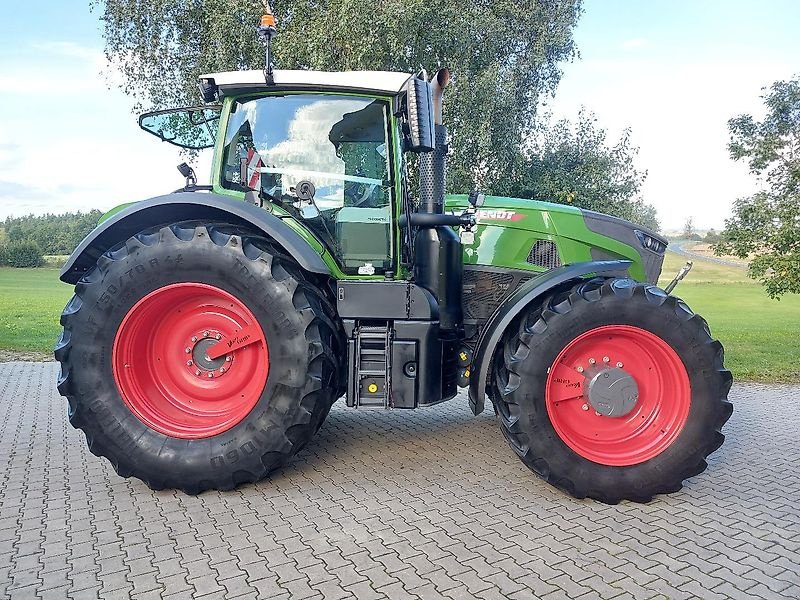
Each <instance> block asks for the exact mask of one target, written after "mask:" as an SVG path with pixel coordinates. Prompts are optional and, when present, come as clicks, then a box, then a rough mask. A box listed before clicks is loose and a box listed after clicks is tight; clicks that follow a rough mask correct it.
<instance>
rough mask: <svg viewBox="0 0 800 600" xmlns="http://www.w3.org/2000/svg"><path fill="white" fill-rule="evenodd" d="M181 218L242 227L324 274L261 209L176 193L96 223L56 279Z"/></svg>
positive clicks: (301, 243) (306, 249)
mask: <svg viewBox="0 0 800 600" xmlns="http://www.w3.org/2000/svg"><path fill="white" fill-rule="evenodd" d="M186 220H200V221H222V222H225V223H230V224H232V225H244V226H248V227H250V228H252V229H255V230H256V231H259V232H261V233H263V234H264V235H265V236H267V237H270V238H272V239H273V240H275V242H276V243H277V244H278V245H280V246H281V247H282V248H283V249H284V250H285V251H286V252H287V253H288V254H291V255H292V256H293V257H294V258H295V260H297V262H298V263H300V266H301V267H303V268H304V269H305V270H306V271H309V272H311V273H321V274H325V275H329V274H330V270H329V269H328V267H327V266H326V265H325V262H324V261H323V260H322V257H321V256H320V255H319V254H318V253H317V252H316V251H315V250H314V249H313V248H312V247H311V246H310V245H309V244H308V242H307V241H306V240H304V239H303V237H302V236H301V235H300V234H298V233H297V232H296V231H295V230H293V229H292V228H291V227H289V226H288V225H287V224H286V223H284V222H283V221H282V220H281V219H280V218H278V217H276V216H275V215H273V214H272V213H270V212H268V211H266V210H264V209H263V208H259V207H257V206H254V205H252V204H248V203H247V202H243V201H242V200H235V199H233V198H229V197H228V196H222V195H220V194H205V193H197V192H179V193H175V194H167V195H166V196H158V197H156V198H150V199H149V200H143V201H142V202H136V203H135V204H132V205H131V206H129V207H127V208H125V209H124V210H121V211H120V212H118V213H115V214H113V215H112V216H111V217H109V218H108V219H106V220H105V221H103V222H102V223H100V224H99V225H98V226H97V227H96V228H95V229H93V230H92V232H91V233H89V235H87V236H86V237H85V238H84V240H83V241H82V242H81V243H80V244H78V247H77V248H76V249H75V251H74V252H73V253H72V255H71V256H70V257H69V260H67V263H66V264H65V265H64V267H63V268H62V269H61V274H60V276H59V277H60V279H61V281H63V282H65V283H71V284H75V283H77V282H78V280H79V279H80V278H81V276H82V275H83V274H84V273H85V272H86V271H88V270H89V269H91V268H92V267H93V266H94V265H95V263H96V262H97V259H98V258H100V256H101V255H102V254H103V253H104V252H105V251H106V250H108V249H109V248H111V247H112V246H114V245H115V244H117V243H119V242H122V241H125V240H127V239H128V238H129V237H131V236H132V235H135V234H137V233H139V232H140V231H142V230H144V229H147V228H148V227H156V226H159V225H166V224H169V223H176V222H178V221H186Z"/></svg>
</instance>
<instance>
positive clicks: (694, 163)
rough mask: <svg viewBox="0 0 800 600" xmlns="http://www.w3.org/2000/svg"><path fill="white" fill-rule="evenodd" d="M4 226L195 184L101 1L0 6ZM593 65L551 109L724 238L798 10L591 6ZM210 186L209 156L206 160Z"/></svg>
mask: <svg viewBox="0 0 800 600" xmlns="http://www.w3.org/2000/svg"><path fill="white" fill-rule="evenodd" d="M0 9H2V14H3V15H4V17H3V20H2V22H0V219H4V218H5V217H7V216H9V215H15V216H19V215H22V214H29V213H34V214H43V213H46V212H53V213H57V212H64V211H74V210H89V209H91V208H99V209H101V210H104V209H108V208H111V207H113V206H115V205H117V204H120V203H123V202H129V201H133V200H140V199H144V198H148V197H151V196H156V195H159V194H162V193H166V192H169V191H171V190H173V189H175V188H177V187H180V186H181V185H182V184H183V180H182V178H181V177H180V175H179V174H178V172H177V170H176V169H175V165H177V164H178V163H179V162H182V160H183V159H182V158H181V156H180V155H179V153H178V151H177V150H176V149H174V148H173V147H172V146H169V145H168V144H164V143H161V142H159V141H158V140H157V139H156V138H153V137H151V136H149V135H147V134H145V133H144V132H143V131H141V130H140V129H139V127H138V124H137V120H136V116H135V115H134V114H133V113H132V112H131V111H132V106H133V101H132V100H131V99H130V98H128V97H126V96H125V95H124V94H123V93H122V92H121V91H120V90H119V89H118V85H119V83H120V79H119V75H118V74H117V73H115V72H114V71H113V70H110V69H109V68H108V67H107V66H106V64H105V59H104V56H103V51H102V49H103V39H102V31H101V24H100V21H99V17H98V15H97V13H96V12H95V13H92V12H91V11H90V10H89V2H88V0H62V1H60V2H58V3H56V2H52V0H49V1H42V0H28V1H27V2H25V3H19V2H13V3H12V1H11V0H0ZM584 9H585V10H584V14H583V16H582V17H581V19H580V22H579V23H578V26H577V28H576V29H575V32H574V37H575V40H576V42H577V45H578V49H579V51H580V57H579V58H578V59H576V60H575V61H574V62H573V63H570V64H565V65H563V70H564V76H563V78H562V81H561V83H560V85H559V87H558V90H557V92H556V97H555V98H554V99H551V100H550V101H549V102H548V108H549V109H550V110H552V112H553V113H554V115H555V116H556V117H566V118H569V119H572V120H574V119H575V118H576V117H577V114H578V111H579V110H580V108H581V107H586V108H587V109H588V110H590V111H592V112H594V113H595V114H596V116H597V118H598V121H599V124H600V126H602V127H604V128H606V129H607V130H608V133H609V141H610V142H611V143H613V142H615V141H616V140H617V139H618V138H619V136H620V134H621V132H622V131H623V130H624V129H625V128H627V127H629V128H630V129H631V131H632V140H633V142H634V144H636V145H637V146H638V147H639V148H640V152H639V156H638V158H637V167H638V168H640V169H644V170H647V172H648V177H647V180H646V182H645V185H644V187H643V190H642V195H643V197H644V199H645V200H646V201H647V202H650V203H651V204H653V205H654V206H655V207H656V209H657V210H658V214H659V218H660V220H661V223H662V226H663V229H665V230H670V229H679V228H681V227H682V225H683V223H684V222H685V221H686V219H687V218H688V217H692V218H693V220H694V223H695V226H696V227H697V228H708V227H714V228H717V229H719V228H720V227H721V226H722V225H723V222H724V219H725V218H726V217H727V216H729V214H730V207H731V203H732V202H733V200H735V199H736V198H737V197H740V196H745V195H748V194H750V193H752V192H753V191H754V190H755V189H756V186H757V182H756V181H755V179H754V178H753V176H752V175H750V174H749V173H748V172H747V169H746V167H745V166H744V165H743V164H738V163H734V162H732V161H731V160H730V159H729V157H728V153H727V150H726V143H727V141H728V133H727V121H728V119H729V118H731V117H733V116H735V115H738V114H740V113H751V114H755V115H757V116H760V115H761V114H762V104H761V99H760V98H759V96H760V94H761V88H763V87H764V86H768V85H769V84H771V83H772V82H773V81H776V80H778V79H787V78H790V77H792V76H793V75H795V74H800V36H799V35H797V31H798V30H800V2H797V1H796V0H761V1H760V2H752V0H747V1H745V0H705V1H699V0H670V1H666V0H648V1H647V2H640V1H635V0H585V2H584ZM196 170H197V172H198V176H199V179H200V181H201V183H202V182H204V181H207V180H208V175H209V174H208V160H207V159H205V160H202V159H201V161H200V163H199V164H197V165H196Z"/></svg>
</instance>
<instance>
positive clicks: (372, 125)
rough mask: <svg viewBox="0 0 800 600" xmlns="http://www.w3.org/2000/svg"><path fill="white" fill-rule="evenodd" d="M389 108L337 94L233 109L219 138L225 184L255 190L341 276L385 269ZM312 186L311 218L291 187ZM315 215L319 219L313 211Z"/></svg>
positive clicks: (265, 100)
mask: <svg viewBox="0 0 800 600" xmlns="http://www.w3.org/2000/svg"><path fill="white" fill-rule="evenodd" d="M388 109H389V106H388V103H387V102H386V101H383V100H375V99H373V98H359V97H354V96H342V95H328V94H325V95H321V94H296V95H287V96H266V97H261V98H247V99H241V100H237V101H235V102H234V104H233V107H232V110H231V116H230V120H229V122H228V127H227V129H226V135H225V149H224V158H223V160H224V174H223V185H225V186H227V187H232V188H239V189H241V188H242V187H246V188H251V189H260V190H261V191H263V192H265V193H266V194H267V195H268V196H269V197H270V198H272V199H273V200H274V201H277V202H280V203H281V204H282V205H284V206H294V207H295V208H297V209H298V211H296V213H295V214H296V215H297V216H300V217H301V218H303V219H304V221H305V222H306V224H307V226H308V227H309V228H310V229H312V230H313V231H314V232H315V233H316V234H318V236H319V237H320V238H321V239H322V240H323V241H324V242H326V244H327V245H328V246H329V247H331V249H332V250H333V251H334V253H335V254H336V256H337V257H338V258H339V262H340V264H342V265H343V266H344V267H346V272H349V271H352V272H354V273H358V274H372V273H373V272H376V271H382V270H385V269H388V268H389V266H390V262H391V260H390V259H391V236H390V231H391V199H392V181H391V178H390V172H391V170H390V163H389V160H390V156H389V152H388V147H389V138H388V131H389V116H388V115H389V111H388ZM301 181H310V182H311V183H312V184H313V186H314V188H315V189H316V193H315V195H314V205H311V207H313V208H314V210H313V211H311V212H310V213H309V212H306V211H303V212H301V211H300V210H299V209H301V208H308V206H306V205H307V204H308V203H303V202H299V201H298V200H297V198H296V194H295V188H296V187H297V185H298V184H299V183H300V182H301ZM317 210H318V211H319V212H317Z"/></svg>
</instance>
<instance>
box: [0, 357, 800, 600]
mask: <svg viewBox="0 0 800 600" xmlns="http://www.w3.org/2000/svg"><path fill="white" fill-rule="evenodd" d="M55 379H56V366H55V365H53V364H36V363H5V364H0V398H1V400H0V419H1V420H0V457H2V470H0V486H2V498H0V597H2V596H5V595H10V596H11V597H12V598H37V597H44V598H48V597H49V598H65V597H70V598H97V597H102V598H128V597H133V598H142V599H144V598H162V597H163V598H167V599H170V600H172V599H175V598H190V597H194V598H199V597H204V598H205V597H207V598H215V597H225V598H290V597H291V598H312V597H316V598H322V597H324V598H330V599H332V600H334V599H337V598H344V597H357V598H378V597H389V598H392V599H394V598H403V597H419V598H438V597H451V598H501V597H510V598H533V597H552V598H556V597H561V598H563V597H571V598H578V597H580V598H592V597H595V598H596V597H601V598H617V597H619V598H622V597H636V598H649V597H654V596H658V597H667V598H683V597H702V598H717V597H725V596H732V597H764V598H777V597H788V598H798V597H800V566H798V562H800V561H799V560H798V555H799V554H800V507H799V504H800V478H799V474H800V467H798V461H797V458H798V457H797V455H798V449H800V387H789V386H783V387H778V386H763V385H738V386H736V387H735V389H734V391H733V393H732V399H733V401H734V403H735V404H736V412H735V413H734V415H733V418H732V419H731V421H730V422H729V424H728V426H727V428H726V433H727V434H728V441H727V443H726V444H725V446H723V448H722V450H721V451H720V452H718V453H717V454H715V455H714V456H713V457H712V459H711V461H710V463H711V464H710V468H709V470H708V471H707V472H706V473H704V474H703V475H701V476H699V477H696V478H694V479H693V480H692V481H690V482H689V484H688V486H686V487H685V488H684V490H683V491H682V492H679V493H677V494H674V495H672V496H669V497H661V498H658V499H656V500H655V501H654V502H652V503H651V504H648V505H644V506H642V505H636V504H623V505H620V506H604V505H601V504H598V503H596V502H593V501H576V500H573V499H571V498H569V497H567V496H565V495H564V494H562V493H560V492H558V491H557V490H554V489H552V488H550V487H549V486H548V485H546V484H544V483H543V482H541V481H540V480H538V479H537V478H536V477H534V476H533V475H532V474H531V473H529V472H528V471H527V470H526V469H525V467H523V465H522V464H521V463H520V462H519V461H518V460H517V459H516V458H515V457H514V455H513V454H512V452H511V451H510V450H509V449H508V448H507V446H506V444H505V442H504V441H503V438H502V436H501V435H500V432H499V430H498V428H497V426H496V424H495V422H494V418H493V416H491V415H490V414H484V415H482V416H480V417H478V418H473V417H472V416H471V415H470V414H469V411H468V409H467V407H466V402H465V401H463V399H461V400H462V401H459V400H458V399H457V400H454V401H452V402H450V403H447V404H444V405H441V406H439V407H436V408H431V409H422V410H419V411H415V412H400V411H398V412H355V411H352V410H346V409H344V408H340V407H338V405H337V407H336V408H334V410H333V411H332V413H331V416H330V417H329V419H328V421H327V423H326V425H325V426H324V427H323V429H322V431H321V432H320V435H319V436H318V437H317V439H316V442H314V443H312V444H310V445H309V448H307V450H305V451H304V452H303V453H302V454H301V455H300V456H299V457H298V458H297V460H296V461H295V463H294V465H293V466H291V467H289V468H287V469H285V470H284V471H282V472H280V473H278V474H276V475H274V476H273V477H272V478H271V479H269V480H267V481H264V482H262V483H259V484H257V485H250V486H245V487H244V488H242V489H240V490H238V491H235V492H229V493H224V494H220V493H215V492H212V493H206V494H203V495H201V496H199V497H189V496H185V495H183V494H180V493H172V492H152V491H150V490H149V489H148V488H146V487H145V486H144V485H143V484H141V483H140V482H138V481H136V480H123V479H121V478H119V477H118V476H117V475H116V474H114V472H113V471H112V469H111V467H110V466H109V465H108V463H107V462H106V461H105V460H101V459H98V458H96V457H94V456H92V455H90V454H89V452H88V451H87V450H86V446H85V443H84V440H83V438H82V435H80V434H79V432H77V431H75V430H73V429H72V428H71V427H70V426H69V425H68V424H67V421H66V417H65V413H66V405H65V401H63V400H62V399H61V398H59V397H58V395H57V393H56V392H55Z"/></svg>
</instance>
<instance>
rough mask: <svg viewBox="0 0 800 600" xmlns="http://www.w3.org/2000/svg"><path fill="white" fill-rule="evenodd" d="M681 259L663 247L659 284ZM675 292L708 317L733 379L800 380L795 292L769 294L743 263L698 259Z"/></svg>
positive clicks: (799, 310) (799, 301)
mask: <svg viewBox="0 0 800 600" xmlns="http://www.w3.org/2000/svg"><path fill="white" fill-rule="evenodd" d="M684 263H685V259H684V258H683V257H680V256H677V255H675V254H672V253H667V256H666V259H665V261H664V272H663V275H662V277H661V280H660V281H659V283H660V285H661V286H666V285H667V283H669V281H670V280H671V279H672V278H673V277H674V276H675V274H676V273H677V272H678V269H680V267H681V266H682V265H683V264H684ZM674 294H675V295H676V296H680V297H681V298H683V299H684V300H685V301H686V303H687V304H688V305H689V306H690V307H691V308H692V309H693V310H694V311H695V312H697V313H700V314H701V315H703V317H704V318H705V319H706V321H708V324H709V326H710V327H711V333H712V335H713V336H714V337H716V338H717V339H719V340H720V341H721V342H722V344H723V345H724V346H725V365H726V366H727V367H728V368H729V369H730V370H731V371H732V372H733V376H734V377H735V378H736V379H739V380H751V381H768V382H785V383H800V342H798V337H797V336H798V332H800V296H792V295H787V296H784V297H783V299H782V300H770V298H769V297H768V296H767V295H766V294H765V293H764V290H763V289H762V288H761V286H760V285H758V284H757V283H755V282H754V281H753V280H752V279H748V278H747V274H746V271H745V269H743V268H736V267H728V266H725V265H719V264H715V263H711V262H705V261H700V260H695V261H694V268H693V269H692V272H691V273H689V275H688V276H687V277H686V279H684V280H683V281H682V282H681V283H679V284H678V287H677V288H676V289H675V292H674Z"/></svg>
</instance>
